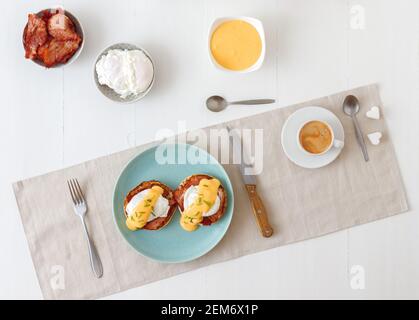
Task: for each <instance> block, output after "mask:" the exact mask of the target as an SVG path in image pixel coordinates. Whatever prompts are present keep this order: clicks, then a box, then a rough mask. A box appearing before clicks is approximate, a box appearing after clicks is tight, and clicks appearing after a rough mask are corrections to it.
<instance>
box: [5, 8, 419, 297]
mask: <svg viewBox="0 0 419 320" xmlns="http://www.w3.org/2000/svg"><path fill="white" fill-rule="evenodd" d="M56 4H57V3H56V2H51V1H30V2H29V1H22V0H20V1H15V0H13V1H12V0H8V1H1V2H0V12H2V17H1V19H0V32H1V37H0V40H1V42H0V46H1V50H0V88H1V89H0V90H1V103H0V150H1V153H0V155H1V156H0V214H1V232H0V253H1V259H0V261H1V263H0V298H25V299H26V298H35V299H38V298H42V295H41V291H40V288H39V286H38V283H37V279H36V275H35V270H34V267H33V264H32V261H31V258H30V254H29V250H28V247H27V244H26V238H25V235H24V233H23V228H22V224H21V221H20V216H19V214H18V211H17V206H16V203H15V199H14V196H13V192H12V188H11V182H13V181H15V180H19V179H23V178H27V177H30V176H34V175H38V174H42V173H46V172H48V171H51V170H55V169H59V168H62V167H65V166H69V165H72V164H75V163H79V162H82V161H85V160H88V159H92V158H95V157H98V156H101V155H105V154H109V153H112V152H115V151H119V150H123V149H126V148H129V147H131V146H134V145H136V144H142V143H144V142H148V141H151V140H153V138H154V136H155V134H156V131H157V130H158V129H160V128H170V129H172V130H175V131H176V130H177V120H185V121H186V127H187V129H192V128H199V127H203V126H206V125H210V124H215V123H219V122H222V121H225V120H229V119H234V118H238V117H243V116H246V115H250V114H253V113H257V112H261V111H266V110H269V109H270V108H272V107H270V106H258V107H247V108H240V107H236V108H231V109H229V110H227V111H225V112H223V113H220V114H212V113H210V112H208V111H207V110H206V109H205V107H204V101H205V98H206V97H207V96H208V95H210V94H214V93H218V94H221V95H224V96H225V97H227V98H228V99H246V98H272V97H274V98H276V99H277V100H278V104H277V105H276V107H277V106H286V105H288V104H292V103H296V102H301V101H304V100H307V99H311V98H316V97H320V96H322V95H326V94H329V93H334V92H336V91H340V90H344V89H349V88H351V87H354V86H359V85H363V84H368V83H371V82H378V83H379V86H380V92H381V96H382V99H383V103H384V106H383V111H384V114H385V117H386V120H387V122H388V125H389V130H390V133H391V136H392V139H393V141H394V144H395V148H396V153H397V157H398V160H399V163H400V167H401V171H402V175H403V179H404V182H405V185H406V189H407V194H408V198H409V204H410V207H411V210H410V211H409V212H408V213H406V214H402V215H399V216H396V217H392V218H389V219H385V220H381V221H378V222H374V223H370V224H368V225H362V226H359V227H356V228H352V229H349V230H346V231H342V232H338V233H335V234H332V235H329V236H325V237H322V238H318V239H314V240H309V241H304V242H301V243H297V244H293V245H289V246H285V247H281V248H277V249H273V250H269V251H265V252H261V253H258V254H255V255H252V256H246V257H243V258H240V259H237V260H234V261H230V262H227V263H222V264H218V265H214V266H210V267H207V268H203V269H200V270H197V271H194V272H189V273H187V274H183V275H180V276H176V277H174V278H171V279H167V280H164V281H159V282H156V283H153V284H150V285H146V286H143V287H140V288H137V289H132V290H129V291H126V292H123V293H120V294H117V295H114V296H112V297H111V298H138V299H154V298H202V299H207V298H250V299H251V298H419V212H418V205H419V194H418V183H419V179H418V176H419V139H418V137H419V125H418V120H419V41H418V40H419V37H418V32H419V1H417V0H398V1H395V0H394V1H390V0H385V1H384V0H359V1H350V0H346V1H344V0H276V1H275V0H265V1H262V0H258V1H256V0H216V1H215V0H208V1H204V0H182V1H181V0H178V1H175V0H148V1H145V0H131V1H128V0H122V1H116V0H115V1H83V0H71V1H62V3H61V4H63V5H64V7H65V8H66V9H68V10H69V11H71V12H72V13H73V14H75V15H76V16H77V17H78V18H79V20H80V21H81V22H82V24H83V26H84V29H85V35H86V37H85V47H84V50H83V52H82V53H81V55H80V57H79V58H78V60H77V61H75V62H74V63H73V64H72V65H70V66H68V67H66V68H61V69H55V70H45V69H43V68H41V67H39V66H38V65H36V64H34V63H32V62H31V61H25V59H24V51H23V48H22V40H21V38H22V30H23V27H24V25H25V23H26V19H27V13H30V12H37V11H39V10H40V9H44V8H45V7H48V6H49V5H56ZM355 5H361V6H362V7H363V8H364V9H365V26H364V29H361V30H359V29H353V28H351V19H354V15H355V14H356V12H355V13H354V14H351V8H353V6H355ZM356 9H357V7H355V10H356ZM358 12H359V11H358ZM228 15H248V16H253V17H256V18H259V19H261V20H262V22H263V24H264V26H265V31H266V38H267V55H266V60H265V63H264V65H263V67H262V69H260V70H259V71H257V72H254V73H251V74H245V75H238V74H233V75H232V74H226V73H223V72H221V71H218V70H216V69H214V68H213V67H212V66H211V64H210V63H209V60H208V56H207V51H206V40H207V29H208V28H209V26H210V23H211V21H212V20H213V19H214V18H216V17H219V16H228ZM123 41H125V42H132V43H135V44H140V45H142V46H143V47H144V48H145V49H146V50H148V51H149V52H150V54H151V55H152V57H153V59H154V60H155V64H156V68H157V75H156V83H155V87H154V88H153V89H152V91H151V92H150V94H149V95H148V96H147V97H146V98H145V99H144V100H142V101H140V102H138V103H136V104H133V105H119V104H115V103H112V102H110V101H108V100H106V99H105V98H104V97H103V96H101V94H100V93H99V91H98V90H97V89H96V88H95V85H94V81H93V62H94V61H95V58H96V56H97V55H98V54H99V53H100V51H101V50H102V49H103V48H105V47H106V46H108V45H110V44H113V43H116V42H123ZM364 111H366V110H364ZM80 236H82V235H80ZM354 265H361V266H363V268H364V270H365V289H364V290H353V289H351V286H350V282H351V277H352V276H351V268H352V267H353V266H354Z"/></svg>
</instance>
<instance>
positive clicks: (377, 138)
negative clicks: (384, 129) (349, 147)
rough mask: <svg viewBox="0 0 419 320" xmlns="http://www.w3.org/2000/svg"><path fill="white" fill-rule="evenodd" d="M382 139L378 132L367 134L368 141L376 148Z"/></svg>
mask: <svg viewBox="0 0 419 320" xmlns="http://www.w3.org/2000/svg"><path fill="white" fill-rule="evenodd" d="M382 137H383V134H382V133H381V132H379V131H377V132H373V133H370V134H368V139H369V140H370V142H371V143H372V144H373V145H374V146H377V145H379V144H380V140H381V138H382Z"/></svg>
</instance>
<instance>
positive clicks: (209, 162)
mask: <svg viewBox="0 0 419 320" xmlns="http://www.w3.org/2000/svg"><path fill="white" fill-rule="evenodd" d="M165 146H166V148H167V153H165V154H166V155H167V154H171V155H173V154H176V155H179V157H177V158H176V159H175V161H172V160H170V161H169V163H165V164H161V161H160V160H158V161H157V160H156V154H160V153H156V150H157V148H158V147H153V148H150V149H148V150H146V151H144V152H142V153H140V154H139V155H137V156H136V157H135V158H134V159H132V160H131V161H130V162H129V163H128V164H127V166H126V167H125V168H124V169H123V170H122V172H121V175H120V176H119V178H118V180H117V182H116V185H115V190H114V197H113V215H114V220H115V222H116V225H117V227H118V230H119V231H120V233H121V234H122V236H123V237H124V239H125V240H127V241H128V243H129V244H130V245H131V246H132V247H133V248H134V249H135V250H137V251H138V252H139V253H140V254H142V255H144V256H146V257H148V258H151V259H153V260H156V261H159V262H166V263H177V262H185V261H190V260H193V259H196V258H198V257H200V256H202V255H204V254H206V253H207V252H208V251H210V250H211V249H212V248H214V247H215V246H216V245H217V243H218V242H219V241H220V240H221V239H222V238H223V236H224V234H225V233H226V231H227V229H228V227H229V225H230V221H231V217H232V215H233V206H234V199H233V188H232V186H231V182H230V179H229V178H228V176H227V173H226V172H225V170H224V168H223V167H222V166H221V165H220V164H219V163H218V162H217V160H216V159H215V158H214V157H212V156H211V155H210V154H208V153H207V152H206V151H204V150H202V149H200V148H198V147H195V146H193V145H187V144H171V145H165ZM160 150H161V149H160ZM157 151H158V152H159V150H157ZM184 155H191V156H190V157H185V156H184ZM198 157H199V159H198ZM197 162H198V163H197ZM198 173H204V174H208V175H211V176H213V177H216V178H217V179H219V180H220V182H221V184H222V185H223V186H224V188H225V189H226V191H227V198H228V203H227V209H226V212H225V213H224V215H223V217H222V218H221V219H220V220H219V221H218V222H217V223H215V224H213V225H211V226H209V227H206V226H201V227H200V228H199V229H198V230H196V231H194V232H187V231H185V230H183V229H182V228H181V226H180V225H179V219H180V213H179V211H178V210H177V211H176V212H175V214H174V216H173V217H172V220H171V221H170V223H169V224H168V225H167V226H165V227H164V228H162V229H160V230H157V231H149V230H138V231H134V232H133V231H130V230H128V228H127V227H126V225H125V215H124V198H125V196H126V194H127V193H128V192H129V191H130V190H131V189H133V188H134V187H135V186H137V185H138V184H140V183H141V182H142V181H146V180H159V181H161V182H163V183H164V184H166V185H168V186H169V187H170V188H171V189H172V190H175V189H176V188H177V186H178V185H179V184H180V182H181V181H182V180H183V179H185V178H186V177H188V176H190V175H193V174H198Z"/></svg>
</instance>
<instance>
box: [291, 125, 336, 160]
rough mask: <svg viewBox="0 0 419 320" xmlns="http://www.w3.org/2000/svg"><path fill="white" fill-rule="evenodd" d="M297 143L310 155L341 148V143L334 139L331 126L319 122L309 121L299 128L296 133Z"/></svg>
mask: <svg viewBox="0 0 419 320" xmlns="http://www.w3.org/2000/svg"><path fill="white" fill-rule="evenodd" d="M298 143H299V145H300V147H301V148H302V149H303V150H304V151H306V152H307V153H309V154H311V155H321V154H324V153H326V152H327V151H329V150H330V148H331V147H332V146H334V147H336V148H342V147H343V141H340V140H337V139H335V135H334V133H333V129H332V128H331V126H330V125H329V124H328V123H326V122H324V121H320V120H311V121H308V122H306V123H304V124H303V125H302V126H301V128H300V130H299V132H298Z"/></svg>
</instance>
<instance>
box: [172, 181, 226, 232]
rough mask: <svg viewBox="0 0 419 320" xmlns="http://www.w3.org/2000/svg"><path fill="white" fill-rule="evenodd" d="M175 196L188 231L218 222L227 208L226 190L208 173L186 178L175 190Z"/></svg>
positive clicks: (183, 224) (184, 226)
mask: <svg viewBox="0 0 419 320" xmlns="http://www.w3.org/2000/svg"><path fill="white" fill-rule="evenodd" d="M174 197H175V199H176V202H177V205H178V206H179V209H180V211H181V214H182V218H181V226H182V227H183V228H184V229H185V230H187V231H194V230H196V229H197V227H198V226H199V225H204V226H210V225H211V224H213V223H216V222H217V221H218V220H220V219H221V217H222V216H223V215H224V213H225V211H226V208H227V192H226V190H225V189H224V187H223V185H222V184H221V182H220V181H219V180H218V179H217V178H215V177H212V176H209V175H207V174H195V175H192V176H189V177H187V178H186V179H184V180H183V181H182V182H181V183H180V185H179V186H178V187H177V189H176V190H175V191H174ZM191 210H192V211H191ZM185 215H186V216H187V217H185ZM195 218H196V219H195Z"/></svg>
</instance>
